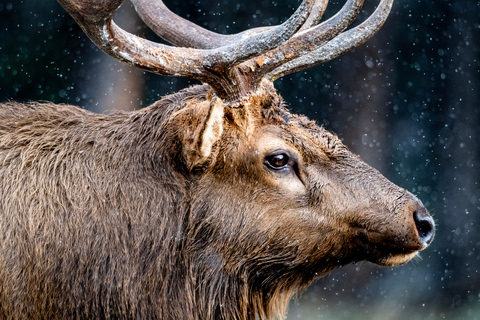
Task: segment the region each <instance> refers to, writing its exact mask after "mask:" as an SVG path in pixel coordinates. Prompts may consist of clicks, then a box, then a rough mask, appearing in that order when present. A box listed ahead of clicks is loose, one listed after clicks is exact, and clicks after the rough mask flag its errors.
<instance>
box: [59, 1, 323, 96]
mask: <svg viewBox="0 0 480 320" xmlns="http://www.w3.org/2000/svg"><path fill="white" fill-rule="evenodd" d="M122 2H123V0H77V1H74V0H59V3H60V4H61V5H62V6H63V7H64V8H65V9H66V10H67V11H68V12H69V13H70V14H71V15H72V17H73V18H74V19H75V20H76V21H77V23H78V24H79V25H80V26H81V27H82V29H83V30H84V32H85V33H86V34H87V35H88V36H89V37H90V39H91V40H92V41H93V42H94V43H95V44H96V45H97V46H98V47H100V48H101V49H102V50H103V51H105V52H106V53H108V54H110V55H112V56H113V57H115V58H117V59H119V60H122V61H126V62H129V63H130V64H133V65H136V66H138V67H141V68H144V69H147V70H149V71H152V72H155V73H159V74H164V75H172V76H184V77H191V78H196V79H200V80H202V81H204V82H207V83H209V84H210V85H211V86H212V87H213V89H214V90H215V91H216V92H217V94H219V95H220V96H221V97H222V98H232V97H235V96H236V95H238V90H241V89H242V88H240V86H235V85H234V84H235V79H231V77H232V76H231V75H229V73H230V72H231V68H232V66H234V65H237V64H240V63H242V62H243V61H246V60H248V59H250V58H251V57H252V56H254V55H258V54H262V53H265V52H267V51H269V50H271V49H272V48H275V47H276V46H278V45H280V44H281V43H283V42H285V41H286V40H287V39H289V38H290V37H291V36H292V35H293V34H294V33H295V32H296V31H297V30H298V29H299V28H300V27H301V26H302V24H303V23H304V22H305V21H306V20H307V18H308V16H309V14H310V12H311V10H312V8H313V6H314V4H315V0H303V2H302V4H301V5H300V7H299V8H298V9H297V11H296V12H295V13H294V14H293V15H292V16H291V17H290V18H289V19H288V20H287V21H285V22H284V23H283V24H281V25H280V26H277V27H275V28H273V29H270V30H267V31H265V32H262V33H259V34H255V35H252V36H251V37H249V38H247V39H243V40H241V41H239V42H237V43H235V44H232V45H227V46H223V47H220V48H216V49H210V50H200V49H187V48H178V47H170V46H165V45H161V44H157V43H154V42H151V41H148V40H145V39H142V38H140V37H137V36H135V35H132V34H130V33H128V32H126V31H124V30H122V29H120V28H119V27H118V26H117V25H116V24H115V23H114V22H113V21H112V16H113V14H114V12H115V11H116V10H117V8H118V7H119V6H120V5H121V4H122ZM229 83H230V84H231V85H230V86H229V85H228V84H229ZM247 90H248V89H247ZM229 91H231V92H229Z"/></svg>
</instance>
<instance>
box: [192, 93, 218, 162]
mask: <svg viewBox="0 0 480 320" xmlns="http://www.w3.org/2000/svg"><path fill="white" fill-rule="evenodd" d="M194 108H195V109H196V112H195V113H196V114H197V117H198V118H197V121H198V122H197V121H195V122H197V126H196V128H195V129H193V130H192V131H193V132H192V133H193V137H189V139H187V140H186V141H185V142H184V155H185V159H186V161H187V166H188V169H189V170H192V169H193V168H195V167H198V166H202V165H204V164H205V163H206V162H207V161H208V159H209V157H210V155H211V153H212V148H213V145H214V144H215V143H216V142H217V141H218V140H219V139H220V137H221V136H222V133H223V116H224V111H223V108H224V105H223V101H222V99H219V98H213V99H212V100H211V101H204V102H201V103H198V102H197V103H196V105H195V107H194Z"/></svg>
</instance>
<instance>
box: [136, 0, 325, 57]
mask: <svg viewBox="0 0 480 320" xmlns="http://www.w3.org/2000/svg"><path fill="white" fill-rule="evenodd" d="M132 2H133V4H134V6H135V10H136V11H137V13H138V15H139V16H140V18H141V19H142V20H143V21H144V22H145V24H146V25H147V26H148V27H149V28H150V29H151V30H152V31H153V32H155V33H156V34H157V35H158V36H159V37H161V38H162V39H164V40H166V41H168V42H170V43H171V44H174V45H177V46H187V47H190V48H197V49H213V48H219V47H223V46H227V45H231V44H234V43H237V42H239V41H241V40H244V39H246V38H248V37H250V36H252V35H255V34H258V33H262V32H265V31H268V30H271V29H273V28H275V27H276V26H269V27H259V28H252V29H248V30H245V31H243V32H240V33H237V34H232V35H224V34H220V33H216V32H213V31H210V30H207V29H205V28H202V27H201V26H198V25H196V24H195V23H193V22H191V21H188V20H186V19H184V18H182V17H180V16H178V15H176V14H175V13H173V12H172V11H170V10H169V9H168V8H167V6H166V5H165V4H164V3H163V1H162V0H156V1H149V0H132ZM327 3H328V0H317V1H316V2H315V4H314V5H313V8H312V9H311V13H310V15H309V16H308V19H307V20H306V22H305V23H304V24H303V25H302V27H301V29H300V30H303V29H306V28H310V27H311V26H312V25H315V24H317V23H318V21H320V19H321V18H322V16H323V13H324V12H325V8H326V7H327Z"/></svg>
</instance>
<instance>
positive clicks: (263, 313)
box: [0, 85, 428, 320]
mask: <svg viewBox="0 0 480 320" xmlns="http://www.w3.org/2000/svg"><path fill="white" fill-rule="evenodd" d="M219 101H220V100H218V98H216V97H214V96H213V94H212V91H211V89H210V88H209V87H208V86H207V85H204V86H197V87H192V88H189V89H186V90H183V91H181V92H179V93H177V94H174V95H172V96H168V97H165V98H164V99H162V100H161V101H158V102H157V103H155V104H153V105H152V106H150V107H148V108H145V109H143V110H139V111H135V112H132V113H113V114H110V115H97V114H92V113H90V112H87V111H85V110H82V109H79V108H77V107H73V106H68V105H53V104H49V103H44V104H40V103H30V104H28V105H22V104H18V103H13V102H11V103H6V104H3V105H0V318H3V319H192V320H193V319H196V320H199V319H229V320H231V319H238V320H246V319H256V317H257V318H258V317H260V318H270V319H273V317H274V316H275V315H276V316H278V317H283V316H284V314H285V312H286V309H287V305H288V301H289V300H290V298H291V296H292V295H293V294H294V293H295V292H297V291H298V290H300V289H302V288H304V287H305V286H307V285H308V284H309V283H310V282H311V281H312V280H313V279H315V278H318V277H320V276H322V275H324V274H325V273H326V272H328V271H330V270H332V269H333V268H336V267H338V266H341V265H344V264H347V263H350V262H352V261H355V260H369V261H372V262H376V263H379V264H383V265H389V264H399V263H404V262H406V261H408V260H409V259H410V258H411V257H407V255H412V256H413V255H414V253H415V252H416V251H417V250H419V249H422V248H423V247H424V244H422V243H421V241H420V240H419V236H418V233H417V229H416V227H415V222H414V220H413V218H412V212H414V211H415V212H424V213H423V214H424V215H428V214H427V213H426V211H425V209H424V208H423V206H422V205H421V203H420V202H419V201H418V200H417V199H416V198H415V197H414V196H413V195H411V194H410V193H408V192H407V191H405V190H403V189H401V188H398V187H397V186H395V185H393V184H392V183H390V182H389V181H388V180H386V179H385V178H384V177H382V176H381V175H380V174H379V173H378V172H377V171H375V170H374V169H372V168H370V167H369V166H367V165H366V164H364V163H363V162H362V161H361V160H360V159H358V157H356V156H355V155H353V154H351V153H350V152H349V151H348V150H347V149H346V148H345V146H343V144H342V143H341V141H340V140H339V139H338V138H337V137H336V136H334V135H332V134H331V133H329V132H327V131H326V130H324V129H323V128H320V127H318V126H316V124H315V123H313V122H311V121H309V120H308V119H306V118H305V117H302V116H296V115H292V114H290V113H289V112H288V111H287V110H286V109H285V107H284V106H283V102H282V99H281V98H280V96H279V95H278V94H277V93H276V92H275V91H274V89H273V87H271V86H264V87H262V88H261V89H260V90H259V91H258V92H256V93H253V94H251V95H250V96H248V97H246V98H244V99H243V100H242V101H240V102H239V103H238V104H237V105H225V106H224V107H223V113H222V110H219V109H218V107H219V105H218V103H219ZM213 117H214V118H213ZM222 119H223V120H222ZM279 151H281V152H284V154H287V155H288V156H289V159H290V160H289V161H290V162H289V164H288V166H285V167H284V168H283V169H272V167H271V166H269V165H268V163H267V162H268V159H269V157H270V156H271V155H272V154H275V152H277V153H278V152H279ZM394 258H395V259H394ZM389 261H395V262H389Z"/></svg>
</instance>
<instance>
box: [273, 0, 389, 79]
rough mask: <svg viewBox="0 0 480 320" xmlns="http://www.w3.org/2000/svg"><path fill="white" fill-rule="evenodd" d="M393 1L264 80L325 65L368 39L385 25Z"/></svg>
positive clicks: (383, 4)
mask: <svg viewBox="0 0 480 320" xmlns="http://www.w3.org/2000/svg"><path fill="white" fill-rule="evenodd" d="M392 4H393V0H381V2H380V3H379V5H378V7H377V9H376V10H375V12H374V13H373V14H372V15H371V16H370V17H369V18H368V19H367V20H365V21H364V22H363V23H362V24H360V25H358V26H357V27H355V28H353V29H351V30H348V31H346V32H344V33H342V34H340V35H339V36H337V37H336V38H334V39H333V40H331V41H329V42H327V43H325V44H324V45H323V46H321V47H319V48H317V49H316V50H314V51H312V52H310V53H308V54H306V55H304V56H301V57H299V58H297V59H295V60H292V61H290V62H288V63H286V64H283V65H282V66H280V67H278V68H277V69H275V70H273V71H272V72H271V73H269V74H268V75H267V76H266V78H267V79H269V80H271V81H274V80H276V79H278V78H280V77H283V76H285V75H287V74H290V73H293V72H296V71H300V70H304V69H307V68H310V67H313V66H316V65H318V64H322V63H325V62H327V61H330V60H332V59H335V58H336V57H338V56H340V55H342V54H344V53H345V52H347V51H349V50H351V49H353V48H355V47H357V46H359V45H361V44H362V43H364V42H365V41H367V40H368V39H370V38H371V37H372V36H373V35H374V34H375V33H376V32H377V31H378V30H379V29H380V28H381V27H382V25H383V24H384V23H385V20H386V19H387V17H388V15H389V13H390V10H391V8H392Z"/></svg>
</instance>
